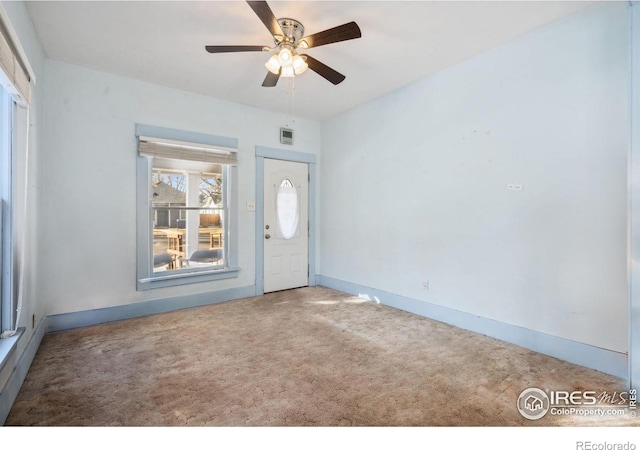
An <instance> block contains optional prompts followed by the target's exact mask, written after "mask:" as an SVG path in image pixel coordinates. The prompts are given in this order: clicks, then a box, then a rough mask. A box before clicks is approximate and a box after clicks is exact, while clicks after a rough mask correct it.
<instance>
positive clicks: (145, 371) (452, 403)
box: [6, 287, 638, 426]
mask: <svg viewBox="0 0 640 450" xmlns="http://www.w3.org/2000/svg"><path fill="white" fill-rule="evenodd" d="M529 387H539V388H542V389H551V390H560V389H567V390H587V389H592V390H596V391H598V392H600V391H608V392H614V391H618V392H619V391H622V390H624V388H625V384H624V381H623V380H621V379H619V378H616V377H613V376H609V375H605V374H603V373H600V372H597V371H594V370H589V369H585V368H583V367H579V366H576V365H572V364H569V363H566V362H562V361H559V360H557V359H554V358H550V357H547V356H543V355H540V354H537V353H534V352H531V351H529V350H526V349H523V348H520V347H517V346H514V345H511V344H507V343H504V342H501V341H497V340H495V339H492V338H489V337H486V336H482V335H479V334H475V333H471V332H467V331H463V330H460V329H457V328H454V327H451V326H448V325H446V324H443V323H439V322H435V321H432V320H428V319H425V318H422V317H419V316H415V315H412V314H409V313H406V312H402V311H398V310H395V309H392V308H389V307H386V306H382V305H379V304H376V303H373V302H367V301H364V300H363V299H360V298H358V297H351V296H349V295H347V294H343V293H340V292H336V291H333V290H330V289H325V288H320V287H314V288H304V289H297V290H291V291H283V292H278V293H273V294H267V295H265V296H262V297H255V298H249V299H244V300H236V301H232V302H227V303H222V304H218V305H211V306H206V307H201V308H193V309H189V310H183V311H176V312H172V313H166V314H160V315H155V316H150V317H144V318H139V319H131V320H126V321H121V322H115V323H110V324H103V325H97V326H92V327H86V328H82V329H76V330H70V331H65V332H60V333H53V334H48V335H46V336H45V337H44V339H43V342H42V345H41V347H40V349H39V351H38V353H37V355H36V358H35V360H34V362H33V365H32V367H31V370H30V371H29V374H28V375H27V378H26V380H25V382H24V385H23V386H22V389H21V391H20V393H19V395H18V398H17V400H16V402H15V404H14V406H13V409H12V411H11V413H10V415H9V417H8V419H7V422H6V424H7V425H57V426H67V425H74V426H441V425H447V426H479V425H490V426H522V425H526V426H530V425H532V426H540V425H542V426H556V425H588V426H594V425H597V426H610V425H617V426H620V425H623V426H625V425H638V422H637V421H636V420H635V419H631V418H629V417H628V416H627V417H625V418H618V417H595V418H594V417H589V418H585V417H579V416H576V415H573V416H551V415H549V414H547V416H545V417H544V418H542V419H540V420H537V421H531V420H527V419H525V418H523V417H522V416H521V415H520V414H519V412H518V410H517V409H516V401H517V398H518V396H519V395H520V393H521V392H522V391H523V390H524V389H525V388H529Z"/></svg>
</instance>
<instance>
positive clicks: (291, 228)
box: [276, 179, 300, 239]
mask: <svg viewBox="0 0 640 450" xmlns="http://www.w3.org/2000/svg"><path fill="white" fill-rule="evenodd" d="M276 217H277V219H278V231H279V233H278V234H279V236H278V237H281V238H283V239H291V238H292V237H294V236H296V232H297V231H298V222H299V221H300V214H299V211H298V190H297V189H296V188H295V186H294V185H293V183H292V182H291V180H289V179H284V180H282V183H280V187H279V188H278V195H277V196H276Z"/></svg>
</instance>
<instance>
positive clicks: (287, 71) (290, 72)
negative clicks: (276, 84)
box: [280, 66, 295, 78]
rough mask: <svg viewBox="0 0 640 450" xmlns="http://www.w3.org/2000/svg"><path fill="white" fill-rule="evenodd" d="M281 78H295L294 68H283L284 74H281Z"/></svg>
mask: <svg viewBox="0 0 640 450" xmlns="http://www.w3.org/2000/svg"><path fill="white" fill-rule="evenodd" d="M280 76H281V77H284V78H291V77H293V76H295V72H294V70H293V66H282V73H280Z"/></svg>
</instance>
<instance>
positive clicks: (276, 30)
mask: <svg viewBox="0 0 640 450" xmlns="http://www.w3.org/2000/svg"><path fill="white" fill-rule="evenodd" d="M247 3H248V4H249V6H250V7H251V9H253V12H254V13H256V15H257V16H258V18H260V20H261V21H262V23H264V26H265V27H267V29H268V30H269V31H270V32H271V34H272V35H273V36H284V33H283V32H282V28H280V24H279V23H278V19H276V16H274V15H273V11H271V8H269V5H268V4H267V2H264V1H258V2H250V1H247Z"/></svg>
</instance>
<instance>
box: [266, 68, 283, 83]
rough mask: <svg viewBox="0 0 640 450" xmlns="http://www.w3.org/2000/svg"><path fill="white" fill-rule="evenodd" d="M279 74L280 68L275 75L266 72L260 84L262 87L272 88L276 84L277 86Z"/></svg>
mask: <svg viewBox="0 0 640 450" xmlns="http://www.w3.org/2000/svg"><path fill="white" fill-rule="evenodd" d="M281 72H282V67H281V68H280V70H279V71H278V73H277V74H275V73H273V72H270V71H268V72H267V76H266V77H265V78H264V81H263V82H262V87H274V86H275V85H276V84H278V80H279V79H280V73H281Z"/></svg>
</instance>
